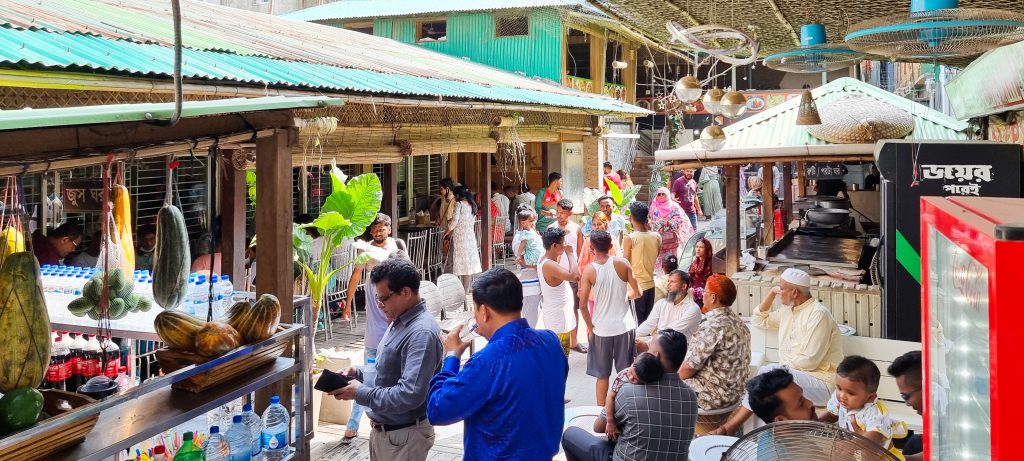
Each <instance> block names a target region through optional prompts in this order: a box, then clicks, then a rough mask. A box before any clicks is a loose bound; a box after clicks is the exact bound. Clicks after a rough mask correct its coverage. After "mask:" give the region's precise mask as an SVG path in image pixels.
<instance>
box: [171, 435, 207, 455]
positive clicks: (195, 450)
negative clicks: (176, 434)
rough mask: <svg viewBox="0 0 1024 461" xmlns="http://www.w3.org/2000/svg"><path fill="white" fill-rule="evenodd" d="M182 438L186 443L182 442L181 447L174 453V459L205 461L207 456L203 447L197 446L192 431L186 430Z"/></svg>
mask: <svg viewBox="0 0 1024 461" xmlns="http://www.w3.org/2000/svg"><path fill="white" fill-rule="evenodd" d="M182 438H183V439H184V440H185V443H183V444H181V448H179V449H178V452H177V453H175V454H174V461H205V460H206V457H205V456H203V449H202V448H199V447H197V446H196V444H195V442H193V441H192V433H191V432H186V433H185V435H184V436H182Z"/></svg>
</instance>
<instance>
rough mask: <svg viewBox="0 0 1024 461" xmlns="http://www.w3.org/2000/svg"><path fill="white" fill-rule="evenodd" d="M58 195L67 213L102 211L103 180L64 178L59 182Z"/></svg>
mask: <svg viewBox="0 0 1024 461" xmlns="http://www.w3.org/2000/svg"><path fill="white" fill-rule="evenodd" d="M60 197H61V204H62V205H64V211H65V212H67V213H88V212H100V211H103V180H101V179H71V178H68V179H64V180H62V181H61V182H60Z"/></svg>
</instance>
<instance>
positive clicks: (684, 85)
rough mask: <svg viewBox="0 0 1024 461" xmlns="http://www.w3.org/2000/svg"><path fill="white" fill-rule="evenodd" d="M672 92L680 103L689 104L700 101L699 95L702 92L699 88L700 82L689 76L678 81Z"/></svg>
mask: <svg viewBox="0 0 1024 461" xmlns="http://www.w3.org/2000/svg"><path fill="white" fill-rule="evenodd" d="M673 92H674V93H675V95H676V98H679V100H680V101H683V102H685V103H687V104H690V103H694V102H696V101H697V100H698V99H700V95H701V93H703V92H704V90H702V89H701V88H700V82H699V81H698V80H697V77H695V76H693V74H691V75H687V76H685V77H683V78H681V79H679V81H678V82H676V85H675V88H674V89H673Z"/></svg>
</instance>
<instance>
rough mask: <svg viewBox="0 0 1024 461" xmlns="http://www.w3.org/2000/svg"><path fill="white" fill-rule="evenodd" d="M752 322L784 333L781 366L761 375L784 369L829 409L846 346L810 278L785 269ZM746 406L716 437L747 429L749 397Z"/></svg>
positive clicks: (765, 368) (770, 367) (775, 365)
mask: <svg viewBox="0 0 1024 461" xmlns="http://www.w3.org/2000/svg"><path fill="white" fill-rule="evenodd" d="M776 296H781V297H782V308H780V309H777V310H774V311H773V310H772V303H773V302H775V297H776ZM751 320H752V322H753V324H754V326H756V327H759V328H764V329H766V330H778V334H779V363H772V364H768V365H765V366H763V367H761V369H760V370H758V374H761V373H765V372H767V371H769V370H773V369H776V368H780V367H784V368H786V369H788V370H789V372H790V373H791V374H792V375H793V380H794V382H796V383H797V384H798V385H799V386H800V387H801V388H803V391H804V396H805V397H807V398H808V399H809V400H811V401H812V402H814V405H815V406H825V405H826V404H827V403H828V400H829V398H830V397H831V396H832V391H833V390H834V388H835V385H836V383H835V379H836V367H838V366H839V362H841V361H842V360H843V345H842V341H841V340H840V336H839V326H838V325H837V324H836V320H835V318H833V317H832V312H831V311H830V310H829V309H828V308H827V307H825V305H824V304H822V303H821V301H818V300H817V299H814V298H813V297H812V296H811V277H810V276H809V275H807V273H806V272H804V271H802V270H799V269H793V268H790V269H786V270H785V272H783V273H782V282H781V283H780V284H779V286H777V287H774V288H772V290H771V291H770V292H768V295H767V296H765V298H764V300H763V301H761V305H760V306H758V309H757V310H756V311H755V312H754V315H753V318H752V319H751ZM742 402H743V408H741V409H739V410H738V411H737V412H736V414H734V415H733V417H732V418H731V419H730V420H729V421H728V422H727V423H725V424H724V425H723V426H722V427H720V428H719V429H718V430H716V431H714V432H712V434H724V435H730V434H733V433H735V432H736V430H737V429H738V428H739V427H740V426H741V425H743V423H744V422H745V421H746V420H747V418H749V417H750V415H751V414H753V413H752V412H751V411H750V408H749V404H748V402H747V397H746V396H744V397H743V400H742Z"/></svg>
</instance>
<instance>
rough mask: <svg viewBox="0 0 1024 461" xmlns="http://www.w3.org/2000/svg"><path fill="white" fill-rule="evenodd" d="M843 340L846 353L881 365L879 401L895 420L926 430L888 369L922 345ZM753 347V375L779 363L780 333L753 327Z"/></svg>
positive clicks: (914, 428)
mask: <svg viewBox="0 0 1024 461" xmlns="http://www.w3.org/2000/svg"><path fill="white" fill-rule="evenodd" d="M842 341H843V354H845V355H859V356H862V357H864V358H867V359H868V360H871V361H872V362H875V365H878V369H879V370H880V371H881V372H882V380H881V382H879V384H878V398H879V399H882V400H884V401H885V405H886V407H887V408H888V409H889V413H890V414H892V415H893V417H895V418H897V419H901V420H903V421H906V423H907V426H908V427H909V428H910V429H911V430H913V431H914V432H917V433H920V432H921V431H922V430H923V422H922V418H921V415H919V414H917V412H916V411H914V409H913V408H911V407H910V406H909V405H907V404H906V403H905V402H904V401H903V398H902V397H900V391H899V388H897V387H896V378H893V377H892V376H889V374H888V373H887V372H886V369H887V368H889V365H890V364H892V361H893V360H896V357H899V356H901V355H903V354H905V353H907V352H910V351H919V350H921V343H916V342H911V341H895V340H891V339H881V338H866V337H863V336H843V337H842ZM750 348H751V363H750V366H751V375H753V374H754V373H756V372H757V369H758V368H760V367H761V366H762V365H765V364H768V363H777V362H778V360H779V336H778V332H777V331H775V330H771V331H769V330H764V329H762V328H758V327H753V326H752V327H751V328H750Z"/></svg>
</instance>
